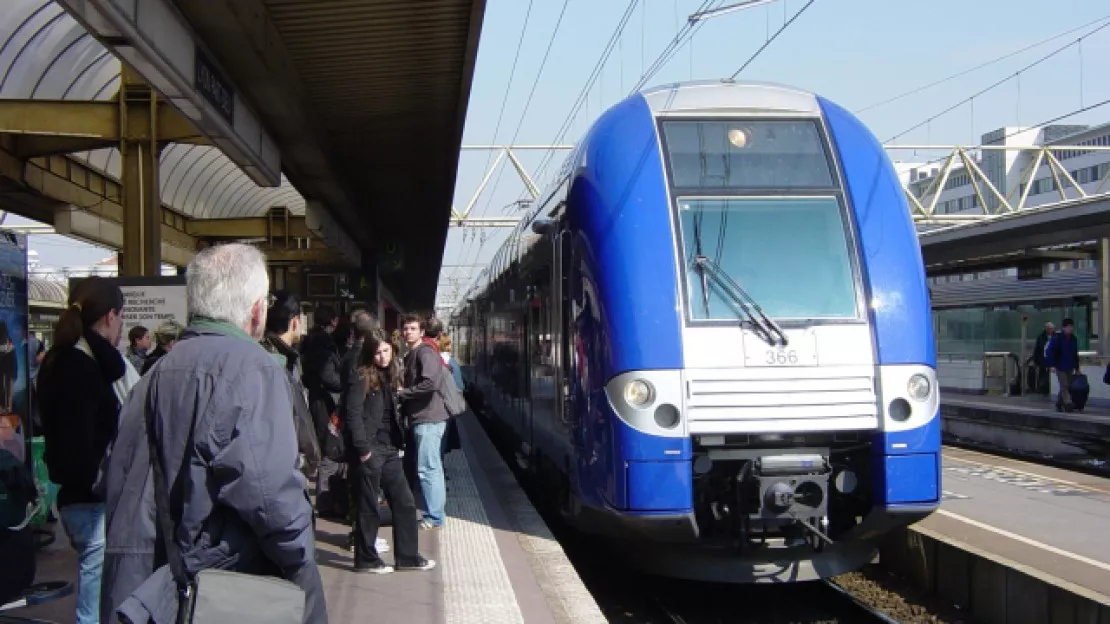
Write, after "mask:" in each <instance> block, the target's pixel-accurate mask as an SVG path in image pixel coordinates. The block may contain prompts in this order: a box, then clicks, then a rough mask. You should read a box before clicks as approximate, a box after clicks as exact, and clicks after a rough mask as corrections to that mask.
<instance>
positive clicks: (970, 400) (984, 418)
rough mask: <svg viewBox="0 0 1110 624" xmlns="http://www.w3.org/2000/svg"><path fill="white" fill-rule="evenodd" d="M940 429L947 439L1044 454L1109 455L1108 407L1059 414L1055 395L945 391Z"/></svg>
mask: <svg viewBox="0 0 1110 624" xmlns="http://www.w3.org/2000/svg"><path fill="white" fill-rule="evenodd" d="M941 420H942V431H943V432H944V434H945V435H946V437H948V438H949V439H958V440H964V441H968V442H972V443H976V444H984V445H988V446H992V447H996V448H999V449H1007V450H1013V451H1020V452H1027V453H1031V454H1035V455H1038V456H1042V457H1052V458H1074V457H1081V456H1085V455H1089V456H1091V457H1093V458H1096V459H1097V458H1103V457H1107V456H1108V455H1110V408H1108V407H1106V406H1104V405H1090V404H1088V405H1087V406H1086V407H1085V409H1084V410H1083V411H1082V412H1057V411H1056V408H1055V397H1054V396H1052V397H1048V396H1043V395H1037V396H1023V397H1002V396H987V395H966V394H959V393H944V392H942V394H941Z"/></svg>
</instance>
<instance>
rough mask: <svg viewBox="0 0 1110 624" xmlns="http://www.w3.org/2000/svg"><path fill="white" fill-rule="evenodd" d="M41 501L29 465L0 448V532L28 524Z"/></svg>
mask: <svg viewBox="0 0 1110 624" xmlns="http://www.w3.org/2000/svg"><path fill="white" fill-rule="evenodd" d="M38 499H39V493H38V490H37V489H36V488H35V480H34V478H33V477H32V476H31V471H30V470H29V469H28V468H27V464H24V463H23V462H21V461H19V458H17V457H16V456H15V455H13V454H12V453H11V452H10V451H8V450H6V449H3V448H0V531H2V530H6V529H9V528H15V527H18V526H20V525H22V524H24V523H26V521H27V518H28V513H29V512H30V511H31V510H33V509H34V505H35V503H36V502H37V501H38Z"/></svg>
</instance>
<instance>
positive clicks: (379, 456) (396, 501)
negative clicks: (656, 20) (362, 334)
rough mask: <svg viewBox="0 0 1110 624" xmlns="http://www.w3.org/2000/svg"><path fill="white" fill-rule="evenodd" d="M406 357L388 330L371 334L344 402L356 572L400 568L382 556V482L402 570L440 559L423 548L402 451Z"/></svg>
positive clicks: (428, 566) (429, 565) (429, 566)
mask: <svg viewBox="0 0 1110 624" xmlns="http://www.w3.org/2000/svg"><path fill="white" fill-rule="evenodd" d="M402 375H403V372H402V369H401V362H400V360H397V359H395V358H394V357H393V345H391V344H390V343H389V341H388V340H387V339H386V337H385V334H384V333H382V332H372V333H371V334H370V335H369V337H368V338H366V339H365V341H364V343H363V346H362V351H361V355H360V357H359V367H358V378H357V380H356V381H355V383H352V384H351V386H350V388H349V390H348V391H347V396H346V398H345V401H344V404H345V405H346V407H347V413H346V418H345V421H346V423H347V426H348V428H349V430H350V436H351V444H352V446H353V447H354V453H355V456H354V457H353V459H352V464H353V465H352V466H351V473H350V478H351V479H352V480H353V481H354V482H355V491H356V505H357V507H358V512H357V513H356V514H355V565H354V569H355V571H356V572H371V573H375V574H386V573H389V572H392V571H393V569H394V568H392V567H390V566H388V565H386V563H385V562H384V561H382V559H381V556H380V552H379V549H378V548H377V542H378V527H379V526H380V525H381V518H380V516H379V512H378V499H379V493H380V492H379V488H380V489H381V490H384V494H385V499H386V500H387V501H389V506H390V508H391V509H392V512H393V545H394V548H395V550H394V552H395V553H396V554H395V555H394V562H395V566H396V569H398V570H431V569H432V568H434V567H435V561H432V560H430V559H425V558H424V557H422V556H421V555H420V553H419V550H418V549H419V546H420V544H419V536H418V533H419V531H418V529H417V523H416V502H415V500H414V498H413V495H412V490H410V489H409V485H408V482H407V480H406V479H405V473H404V469H403V468H402V466H401V455H400V452H401V450H402V449H403V448H404V440H405V432H404V429H403V428H402V426H401V422H400V418H399V415H400V413H399V410H398V409H397V398H396V393H397V392H398V391H399V390H400V388H401V377H402Z"/></svg>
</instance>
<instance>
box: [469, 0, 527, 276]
mask: <svg viewBox="0 0 1110 624" xmlns="http://www.w3.org/2000/svg"><path fill="white" fill-rule="evenodd" d="M533 2H534V0H528V8H527V9H525V11H524V25H523V26H521V27H520V37H519V38H518V39H517V42H516V52H515V53H514V54H513V65H512V68H511V69H509V81H508V83H507V84H506V85H505V94H504V96H502V98H501V110H500V111H498V113H497V123H496V124H494V127H493V138H492V139H491V140H490V144H491V145H497V133H498V132H499V131H500V130H501V120H502V119H503V118H504V116H505V105H506V104H507V103H508V102H509V93H510V92H511V91H512V89H513V78H514V77H515V76H516V66H517V62H518V61H520V49H521V48H522V47H523V46H524V35H525V34H526V33H527V32H528V18H529V17H531V16H532V4H533ZM492 159H493V150H489V151H488V152H486V164H485V166H483V167H482V171H486V170H487V169H489V166H490V160H492ZM466 243H467V240H466V236H465V230H464V236H463V245H464V247H465V246H466ZM457 273H458V269H456V270H455V271H453V272H452V275H451V277H454V276H455V275H456V274H457Z"/></svg>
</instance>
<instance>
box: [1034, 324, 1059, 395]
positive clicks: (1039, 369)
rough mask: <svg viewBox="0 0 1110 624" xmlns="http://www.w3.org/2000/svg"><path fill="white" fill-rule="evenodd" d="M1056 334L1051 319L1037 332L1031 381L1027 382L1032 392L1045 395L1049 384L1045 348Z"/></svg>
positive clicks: (1048, 389)
mask: <svg viewBox="0 0 1110 624" xmlns="http://www.w3.org/2000/svg"><path fill="white" fill-rule="evenodd" d="M1054 335H1056V326H1055V325H1053V324H1052V322H1051V321H1049V322H1047V323H1045V324H1044V331H1043V332H1041V333H1039V334H1037V342H1036V343H1035V344H1034V345H1033V358H1032V359H1033V367H1034V369H1033V370H1034V371H1035V372H1034V375H1033V380H1032V381H1033V383H1031V384H1029V385H1030V388H1031V389H1032V390H1033V392H1036V393H1039V394H1045V395H1047V394H1048V393H1049V392H1050V388H1051V384H1050V383H1049V381H1048V364H1047V363H1046V360H1045V349H1046V348H1048V343H1049V341H1051V340H1052V337H1053V336H1054Z"/></svg>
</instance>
